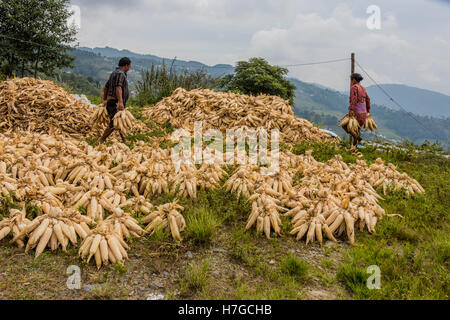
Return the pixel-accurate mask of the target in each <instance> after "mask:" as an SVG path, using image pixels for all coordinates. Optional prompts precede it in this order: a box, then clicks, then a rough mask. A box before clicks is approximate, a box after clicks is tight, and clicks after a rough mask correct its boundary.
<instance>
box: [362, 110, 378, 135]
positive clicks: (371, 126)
mask: <svg viewBox="0 0 450 320" xmlns="http://www.w3.org/2000/svg"><path fill="white" fill-rule="evenodd" d="M364 128H365V129H366V130H368V131H374V130H378V126H377V124H376V123H375V120H374V119H373V117H372V116H371V115H370V113H369V114H367V118H366V122H364Z"/></svg>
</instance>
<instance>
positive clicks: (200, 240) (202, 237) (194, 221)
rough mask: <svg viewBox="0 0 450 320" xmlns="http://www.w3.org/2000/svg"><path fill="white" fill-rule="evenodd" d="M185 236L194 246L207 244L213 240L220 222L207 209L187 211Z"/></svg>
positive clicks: (215, 215) (200, 208)
mask: <svg viewBox="0 0 450 320" xmlns="http://www.w3.org/2000/svg"><path fill="white" fill-rule="evenodd" d="M187 211H188V212H187V213H186V232H185V234H186V235H187V237H188V238H189V239H191V240H192V241H193V242H194V243H196V244H208V243H211V242H212V241H213V240H214V237H215V235H216V234H217V232H218V230H219V227H220V220H219V218H218V216H217V214H216V213H214V211H212V210H211V209H210V208H208V207H199V208H194V209H192V210H187Z"/></svg>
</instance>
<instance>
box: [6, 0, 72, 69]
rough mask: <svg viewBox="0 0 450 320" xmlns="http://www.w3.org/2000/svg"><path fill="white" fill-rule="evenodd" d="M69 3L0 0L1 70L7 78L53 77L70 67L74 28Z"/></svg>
mask: <svg viewBox="0 0 450 320" xmlns="http://www.w3.org/2000/svg"><path fill="white" fill-rule="evenodd" d="M69 4H70V1H69V0H7V1H4V0H0V58H1V61H2V62H1V65H0V67H1V69H0V71H2V72H3V73H5V74H6V75H8V76H12V75H13V74H19V75H21V76H25V75H30V74H33V75H34V76H35V77H36V76H37V74H38V72H43V73H44V74H46V75H52V74H53V73H54V71H55V70H56V69H58V68H64V67H70V66H71V64H72V62H73V60H74V58H73V57H72V56H70V55H69V54H68V53H67V51H69V50H70V48H71V46H73V45H75V43H74V42H75V41H76V37H75V36H76V28H75V27H74V26H69V25H68V23H67V20H68V19H69V18H70V17H71V16H72V14H73V12H71V11H70V9H69Z"/></svg>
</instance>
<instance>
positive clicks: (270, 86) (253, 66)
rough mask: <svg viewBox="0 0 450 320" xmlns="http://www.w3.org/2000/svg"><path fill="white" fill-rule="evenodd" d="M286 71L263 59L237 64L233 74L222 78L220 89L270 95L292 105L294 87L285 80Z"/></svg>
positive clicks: (252, 59)
mask: <svg viewBox="0 0 450 320" xmlns="http://www.w3.org/2000/svg"><path fill="white" fill-rule="evenodd" d="M287 73H288V69H286V68H281V67H278V66H271V65H270V64H269V63H268V62H267V61H266V60H265V59H263V58H251V59H250V60H249V61H248V62H247V61H239V62H238V63H237V66H236V69H235V72H234V74H230V75H227V76H225V77H223V78H222V79H221V81H220V84H219V86H220V88H223V89H225V90H230V91H235V92H241V93H244V94H252V95H258V94H262V93H265V94H270V95H275V96H279V97H281V98H283V99H286V100H289V101H290V103H291V105H293V104H294V96H295V89H296V88H295V86H294V85H293V84H292V83H291V82H289V80H287V79H286V78H285V76H286V75H287Z"/></svg>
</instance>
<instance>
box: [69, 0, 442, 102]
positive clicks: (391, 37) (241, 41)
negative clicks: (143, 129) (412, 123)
mask: <svg viewBox="0 0 450 320" xmlns="http://www.w3.org/2000/svg"><path fill="white" fill-rule="evenodd" d="M72 4H73V5H77V6H79V7H80V9H81V28H80V30H79V33H78V39H79V43H80V46H88V47H104V46H110V47H114V48H118V49H128V50H131V51H134V52H137V53H148V54H154V55H157V56H161V57H166V58H173V57H175V56H176V57H177V58H178V59H182V60H196V61H200V62H203V63H206V64H208V65H215V64H218V63H228V64H232V65H234V64H235V62H236V61H239V60H246V59H248V58H249V57H254V56H258V57H264V58H266V59H267V60H268V61H269V62H270V63H271V64H277V65H290V64H297V63H308V62H316V61H323V60H333V59H341V58H347V57H350V53H351V52H355V53H356V59H357V60H358V62H359V63H360V64H361V65H362V67H363V68H365V69H366V71H368V72H369V73H370V74H371V75H372V76H373V77H374V78H375V80H377V81H378V82H380V83H403V84H407V85H411V86H417V87H421V88H425V89H430V90H435V91H440V92H442V93H445V94H448V95H450V85H449V79H450V1H449V0H440V1H439V0H395V1H392V0H389V1H388V0H370V1H365V0H341V1H335V0H315V1H311V0H127V1H124V0H96V1H92V0H72ZM370 5H376V6H378V7H379V8H380V10H381V29H380V30H370V29H369V28H368V27H367V23H366V22H367V19H368V18H369V16H370V14H368V13H367V12H366V11H367V8H368V7H369V6H370ZM349 70H350V62H349V61H344V62H338V63H331V64H321V65H315V66H303V67H290V68H289V71H290V72H289V75H290V76H294V77H297V78H299V79H300V80H303V81H307V82H315V83H319V84H322V85H325V86H328V87H331V88H335V89H337V90H346V89H347V87H348V81H347V79H348V76H349V72H350V71H349ZM357 71H358V68H357ZM364 84H365V85H366V86H368V85H370V84H372V83H371V82H370V80H369V79H368V78H367V77H366V80H364Z"/></svg>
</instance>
